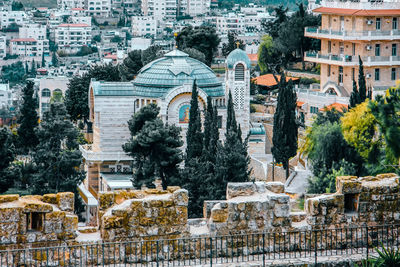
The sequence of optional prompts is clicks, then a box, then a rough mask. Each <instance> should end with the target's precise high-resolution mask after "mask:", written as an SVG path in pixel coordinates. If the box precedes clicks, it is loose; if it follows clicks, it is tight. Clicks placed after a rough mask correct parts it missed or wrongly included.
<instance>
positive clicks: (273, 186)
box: [265, 182, 285, 194]
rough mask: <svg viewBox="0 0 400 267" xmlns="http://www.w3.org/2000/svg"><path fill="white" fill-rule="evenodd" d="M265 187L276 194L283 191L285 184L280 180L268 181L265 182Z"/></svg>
mask: <svg viewBox="0 0 400 267" xmlns="http://www.w3.org/2000/svg"><path fill="white" fill-rule="evenodd" d="M265 187H266V189H268V190H269V191H271V192H274V193H277V194H280V193H284V192H285V185H284V184H283V183H281V182H268V183H265Z"/></svg>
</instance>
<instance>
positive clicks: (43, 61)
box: [42, 53, 46, 68]
mask: <svg viewBox="0 0 400 267" xmlns="http://www.w3.org/2000/svg"><path fill="white" fill-rule="evenodd" d="M44 67H46V60H45V59H44V53H42V68H44Z"/></svg>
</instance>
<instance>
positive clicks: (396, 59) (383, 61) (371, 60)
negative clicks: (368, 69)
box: [305, 52, 400, 66]
mask: <svg viewBox="0 0 400 267" xmlns="http://www.w3.org/2000/svg"><path fill="white" fill-rule="evenodd" d="M313 59H315V60H313ZM361 59H362V60H363V63H364V65H365V66H386V65H400V56H364V57H361ZM305 60H308V61H315V62H318V63H324V61H326V63H328V64H329V63H330V64H335V63H336V64H339V65H350V66H353V65H357V64H358V63H359V62H358V56H351V55H331V54H328V55H327V54H320V53H315V52H306V53H305ZM328 61H331V62H328Z"/></svg>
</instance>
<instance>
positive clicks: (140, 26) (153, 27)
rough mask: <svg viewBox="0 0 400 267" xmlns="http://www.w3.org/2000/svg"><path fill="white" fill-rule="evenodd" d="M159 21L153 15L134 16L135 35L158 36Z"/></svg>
mask: <svg viewBox="0 0 400 267" xmlns="http://www.w3.org/2000/svg"><path fill="white" fill-rule="evenodd" d="M158 25H159V21H158V20H156V19H155V18H154V17H153V16H132V35H133V36H145V35H148V36H153V37H156V36H157V29H158Z"/></svg>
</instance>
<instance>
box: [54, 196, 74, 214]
mask: <svg viewBox="0 0 400 267" xmlns="http://www.w3.org/2000/svg"><path fill="white" fill-rule="evenodd" d="M74 198H75V197H74V193H71V192H64V193H57V205H58V207H59V208H60V210H64V211H69V212H73V211H74V200H75V199H74Z"/></svg>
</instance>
